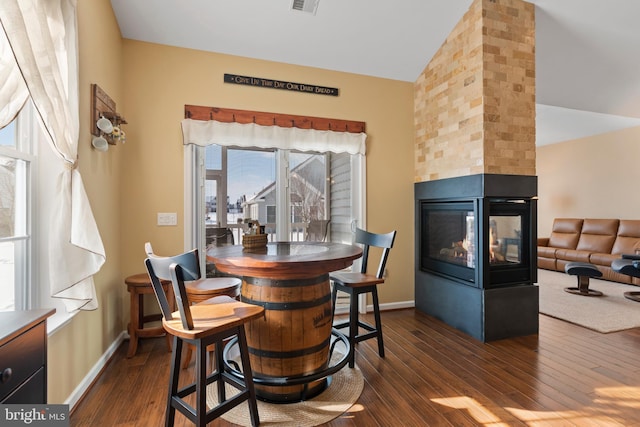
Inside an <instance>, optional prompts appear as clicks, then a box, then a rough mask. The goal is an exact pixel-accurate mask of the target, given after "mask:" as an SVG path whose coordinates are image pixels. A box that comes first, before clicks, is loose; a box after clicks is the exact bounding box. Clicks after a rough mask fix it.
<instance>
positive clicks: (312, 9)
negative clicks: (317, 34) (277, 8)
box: [291, 0, 320, 15]
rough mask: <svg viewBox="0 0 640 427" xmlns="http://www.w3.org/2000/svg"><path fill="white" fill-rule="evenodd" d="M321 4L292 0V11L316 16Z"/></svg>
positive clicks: (312, 0)
mask: <svg viewBox="0 0 640 427" xmlns="http://www.w3.org/2000/svg"><path fill="white" fill-rule="evenodd" d="M319 2H320V0H291V10H297V11H299V12H306V13H310V14H312V15H315V14H316V10H318V3H319Z"/></svg>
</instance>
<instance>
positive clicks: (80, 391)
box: [64, 331, 128, 410]
mask: <svg viewBox="0 0 640 427" xmlns="http://www.w3.org/2000/svg"><path fill="white" fill-rule="evenodd" d="M127 336H128V335H127V333H126V332H124V331H123V332H121V333H120V335H118V337H117V338H116V339H115V341H113V342H112V343H111V345H110V346H109V348H107V351H105V352H104V354H103V355H102V356H101V357H100V359H98V361H97V362H96V364H95V365H93V367H92V368H91V370H90V371H89V372H88V373H87V375H86V376H85V377H84V378H83V379H82V381H80V384H78V386H77V387H76V388H75V390H73V392H71V394H70V395H69V397H67V400H65V401H64V403H65V404H66V405H69V410H73V408H74V406H75V405H76V404H77V403H78V402H79V401H80V399H82V396H84V394H85V393H86V392H87V391H88V390H89V388H90V387H91V384H93V382H94V381H95V380H96V378H98V375H100V372H102V369H103V368H104V367H105V366H106V365H107V363H108V362H109V359H111V356H113V354H114V353H115V352H116V350H117V349H118V347H120V344H122V341H124V339H125V337H127Z"/></svg>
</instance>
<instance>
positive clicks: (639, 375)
mask: <svg viewBox="0 0 640 427" xmlns="http://www.w3.org/2000/svg"><path fill="white" fill-rule="evenodd" d="M639 309H640V306H639ZM382 322H383V325H384V333H385V349H386V357H385V358H384V359H380V358H379V357H378V355H377V352H376V347H375V342H374V341H371V340H370V341H368V342H364V343H360V344H359V345H358V349H357V359H356V360H357V364H358V366H359V367H360V369H361V370H362V372H363V374H364V378H365V387H364V391H363V393H362V395H361V396H360V399H359V400H358V402H357V404H356V405H355V406H354V407H353V408H352V410H351V411H350V412H348V413H345V414H344V415H343V416H341V417H340V418H338V419H335V420H334V421H332V422H331V423H329V424H327V425H329V426H491V427H494V426H572V425H575V426H640V328H638V329H630V330H627V331H622V332H616V333H610V334H600V333H597V332H594V331H591V330H588V329H585V328H582V327H579V326H575V325H572V324H569V323H566V322H563V321H561V320H557V319H553V318H550V317H547V316H544V315H541V316H540V333H539V334H538V335H534V336H527V337H521V338H514V339H507V340H500V341H495V342H491V343H486V344H484V343H481V342H479V341H476V340H474V339H472V338H470V337H469V336H467V335H465V334H463V333H461V332H459V331H457V330H455V329H453V328H451V327H449V326H447V325H445V324H443V323H442V322H440V321H438V320H436V319H433V318H431V317H429V316H426V315H424V314H421V313H418V312H415V311H414V310H412V309H411V310H399V311H391V312H383V314H382ZM126 344H127V342H125V343H124V345H123V346H122V347H121V348H120V349H119V350H118V352H117V354H116V355H115V356H114V357H113V359H112V360H111V362H110V363H109V365H108V366H107V367H106V369H105V371H104V373H103V374H102V375H101V377H100V378H99V379H98V380H97V382H96V383H95V385H94V386H93V387H92V389H91V390H90V391H89V392H88V393H87V395H86V396H85V398H84V399H83V400H82V401H81V402H80V403H79V404H78V405H77V407H76V409H75V410H74V411H73V413H72V415H71V425H72V426H160V425H162V423H163V417H164V404H165V395H166V391H167V381H168V375H169V354H168V353H167V352H166V347H165V341H164V339H162V338H154V339H146V340H143V341H142V343H141V345H140V347H139V350H138V354H137V355H136V356H135V357H134V358H132V359H126V357H125V355H126ZM189 371H191V370H190V369H188V370H186V371H183V372H187V373H188V372H189ZM184 376H185V377H187V376H188V374H187V375H184ZM176 425H178V426H186V425H190V424H189V423H188V422H187V420H186V419H185V418H184V417H182V416H181V415H177V422H176ZM210 425H212V426H231V425H232V424H230V423H228V422H225V421H223V420H216V421H214V422H212V423H211V424H210Z"/></svg>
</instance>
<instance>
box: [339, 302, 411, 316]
mask: <svg viewBox="0 0 640 427" xmlns="http://www.w3.org/2000/svg"><path fill="white" fill-rule="evenodd" d="M415 306H416V303H415V301H400V302H390V303H386V304H380V311H385V310H400V309H403V308H414V307H415ZM348 313H349V307H348V306H343V307H337V308H336V314H348ZM367 313H373V306H372V305H371V304H369V305H367Z"/></svg>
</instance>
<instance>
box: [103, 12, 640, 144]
mask: <svg viewBox="0 0 640 427" xmlns="http://www.w3.org/2000/svg"><path fill="white" fill-rule="evenodd" d="M471 2H472V0H395V1H390V0H348V1H345V0H319V4H318V8H317V12H316V14H315V15H311V14H307V13H303V12H298V11H293V10H291V4H292V1H291V0H241V1H239V0H189V1H184V0H111V3H112V5H113V10H114V12H115V15H116V18H117V20H118V24H119V25H120V31H121V33H122V36H123V37H124V38H129V39H134V40H141V41H146V42H152V43H160V44H166V45H170V46H178V47H185V48H191V49H199V50H205V51H211V52H219V53H226V54H231V55H238V56H244V57H250V58H256V59H263V60H270V61H277V62H283V63H288V64H297V65H305V66H310V67H317V68H323V69H329V70H336V71H342V72H348V73H356V74H363V75H368V76H375V77H382V78H388V79H394V80H402V81H408V82H413V81H415V80H416V78H417V77H418V75H419V74H420V73H421V72H422V70H423V69H424V67H425V66H426V65H427V64H428V63H429V61H430V59H431V57H432V56H433V54H434V53H435V52H436V51H437V50H438V48H439V47H440V46H441V44H442V42H443V41H444V40H445V38H446V37H447V35H448V34H449V32H450V31H451V29H452V28H453V27H454V26H455V25H456V23H457V22H458V21H459V20H460V18H461V17H462V15H463V14H464V13H465V12H466V10H467V9H468V8H469V5H470V4H471ZM530 2H531V3H534V4H535V5H536V98H537V102H538V108H537V114H538V117H537V130H536V134H537V144H538V145H542V144H549V143H554V142H559V141H564V140H568V139H575V138H579V137H584V136H588V135H594V134H598V133H604V132H609V131H611V130H615V129H621V128H624V127H631V126H640V26H639V24H638V22H640V1H638V0H607V1H603V0H530ZM258 77H272V78H277V76H258Z"/></svg>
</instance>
